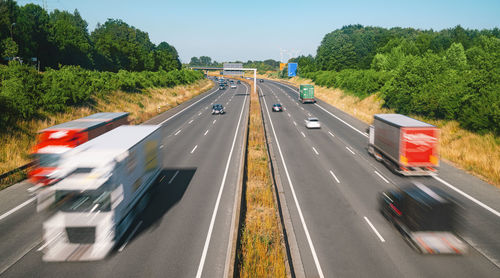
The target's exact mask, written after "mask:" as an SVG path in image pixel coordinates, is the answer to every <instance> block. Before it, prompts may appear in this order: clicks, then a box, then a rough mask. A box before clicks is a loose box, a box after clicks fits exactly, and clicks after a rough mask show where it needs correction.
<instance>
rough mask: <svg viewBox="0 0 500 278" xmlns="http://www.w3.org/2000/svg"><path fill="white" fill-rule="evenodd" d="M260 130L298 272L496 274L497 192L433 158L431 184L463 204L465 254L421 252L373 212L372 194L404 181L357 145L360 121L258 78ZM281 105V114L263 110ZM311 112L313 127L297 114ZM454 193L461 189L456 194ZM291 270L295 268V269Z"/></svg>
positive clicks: (499, 244) (499, 246)
mask: <svg viewBox="0 0 500 278" xmlns="http://www.w3.org/2000/svg"><path fill="white" fill-rule="evenodd" d="M259 91H260V93H261V95H262V98H261V99H262V102H261V103H262V104H263V114H264V118H265V122H266V131H267V133H268V134H269V135H270V137H271V144H272V149H273V156H274V157H275V158H276V160H277V164H278V165H276V166H275V167H276V168H277V172H278V174H279V179H280V180H281V182H282V184H283V190H284V195H285V199H286V203H287V207H288V210H289V213H290V216H291V220H292V225H293V229H294V232H295V237H296V241H297V246H298V249H299V254H300V257H301V263H302V267H301V268H302V269H303V271H304V273H302V274H305V276H306V277H500V269H499V268H498V262H499V261H500V236H499V231H500V214H498V212H499V211H500V202H499V201H498V200H500V192H499V190H498V189H496V188H494V187H493V186H491V185H488V184H485V183H484V182H482V181H480V180H479V179H476V178H474V177H472V176H470V175H468V174H466V173H464V172H463V171H460V170H458V169H456V168H453V167H451V166H450V165H447V164H445V163H441V169H440V174H439V176H438V177H437V178H429V177H420V178H415V180H419V181H421V182H423V183H425V184H430V185H435V186H438V187H440V188H442V189H443V190H445V191H446V192H448V193H450V194H451V195H452V196H453V197H455V198H456V199H457V200H458V201H459V203H460V205H461V206H462V208H463V209H462V218H461V219H460V220H461V222H460V223H461V226H462V227H461V236H462V237H463V238H464V239H466V241H467V242H469V244H471V245H472V248H470V249H469V250H470V252H469V253H468V254H466V255H464V256H450V255H441V256H440V255H420V254H418V253H416V252H415V251H414V250H413V249H412V248H411V247H410V246H409V245H408V244H407V243H406V242H405V241H404V239H403V238H402V236H401V234H400V233H399V232H398V231H397V230H396V229H395V228H394V227H393V226H392V225H391V224H390V223H389V222H388V221H387V220H386V219H385V218H384V217H383V216H382V215H381V214H380V213H379V212H378V207H377V200H376V197H377V193H378V192H380V191H383V190H386V189H391V188H395V187H397V186H398V185H401V184H403V183H405V182H408V178H405V177H400V176H397V175H394V174H393V173H392V172H390V171H389V170H388V169H387V168H386V167H385V166H384V165H383V164H381V163H378V162H377V161H375V159H373V158H372V157H371V156H369V155H368V153H367V151H366V147H367V143H368V138H367V134H366V133H365V129H366V127H367V125H366V124H364V123H362V122H360V121H358V120H356V119H354V118H353V117H350V116H349V115H347V114H345V113H343V112H342V111H339V110H338V109H336V108H334V107H332V106H330V105H328V104H326V103H324V102H321V101H318V103H317V104H302V103H300V102H299V101H298V93H297V89H296V88H293V87H291V86H288V85H284V84H280V83H277V82H272V81H268V80H266V81H265V82H264V83H259ZM274 103H281V104H282V105H283V106H284V107H285V111H284V112H272V110H271V107H272V105H273V104H274ZM311 116H313V117H317V118H318V119H319V121H320V122H321V124H322V128H321V129H316V130H308V129H306V128H305V124H304V120H305V119H306V118H307V117H311ZM459 191H460V192H461V193H459ZM296 268H297V267H296Z"/></svg>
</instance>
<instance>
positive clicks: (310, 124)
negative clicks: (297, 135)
mask: <svg viewBox="0 0 500 278" xmlns="http://www.w3.org/2000/svg"><path fill="white" fill-rule="evenodd" d="M305 121H306V127H307V128H321V124H320V123H319V120H318V118H313V117H311V118H307V119H306V120H305Z"/></svg>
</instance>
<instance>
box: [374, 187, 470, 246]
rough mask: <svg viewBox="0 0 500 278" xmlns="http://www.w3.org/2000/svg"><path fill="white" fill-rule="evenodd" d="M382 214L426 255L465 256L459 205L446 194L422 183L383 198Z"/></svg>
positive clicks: (380, 200) (392, 192) (393, 191)
mask: <svg viewBox="0 0 500 278" xmlns="http://www.w3.org/2000/svg"><path fill="white" fill-rule="evenodd" d="M378 202H379V209H380V212H381V213H382V214H383V215H384V216H385V217H386V218H387V219H388V220H389V221H391V222H392V223H393V224H394V226H395V227H396V228H397V229H398V231H399V232H401V234H402V235H403V237H404V238H405V240H406V241H407V242H408V243H409V244H410V245H411V246H412V247H414V248H415V249H416V250H417V251H418V252H420V253H423V254H456V255H460V254H464V253H466V252H467V249H468V248H467V244H466V243H464V242H463V241H462V240H461V239H460V238H459V237H458V236H456V230H457V225H458V221H457V218H458V215H459V213H458V205H457V204H456V202H455V201H454V200H453V199H452V198H451V197H450V196H449V195H448V194H446V193H445V192H443V191H441V190H439V189H438V188H434V187H429V186H426V185H424V184H422V183H419V182H414V183H412V184H409V185H406V186H403V187H402V188H401V189H397V190H388V191H385V192H382V193H381V194H380V195H379V200H378Z"/></svg>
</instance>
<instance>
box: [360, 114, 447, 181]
mask: <svg viewBox="0 0 500 278" xmlns="http://www.w3.org/2000/svg"><path fill="white" fill-rule="evenodd" d="M438 145H439V129H438V128H437V127H435V126H433V125H431V124H428V123H424V122H421V121H418V120H415V119H413V118H410V117H407V116H404V115H400V114H376V115H375V116H374V121H373V125H371V126H370V127H369V144H368V152H369V153H370V154H371V155H373V156H374V157H375V159H376V160H378V161H382V162H384V163H385V164H386V165H387V166H388V167H389V168H390V169H391V170H393V171H394V172H396V173H399V174H401V175H404V176H429V175H435V174H437V170H438V167H439V153H438Z"/></svg>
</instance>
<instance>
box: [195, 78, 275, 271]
mask: <svg viewBox="0 0 500 278" xmlns="http://www.w3.org/2000/svg"><path fill="white" fill-rule="evenodd" d="M245 90H246V91H245V100H244V101H243V106H242V108H241V112H240V118H239V119H238V125H237V126H236V131H235V133H234V138H233V145H232V146H231V151H230V152H229V156H228V158H227V163H226V169H225V170H224V176H223V178H222V182H221V185H220V189H219V194H218V195H217V201H216V202H215V207H214V211H213V213H212V219H211V220H210V226H209V228H208V233H207V238H206V239H205V246H203V252H202V254H201V259H200V264H199V265H198V271H197V273H196V278H200V277H201V273H202V272H203V266H204V265H205V259H206V257H207V251H208V245H209V244H210V238H211V237H212V231H213V229H214V224H215V217H216V216H217V211H218V210H219V203H220V199H221V197H222V191H223V190H224V185H225V184H226V177H227V173H228V170H229V164H230V162H231V156H232V154H233V150H234V145H235V143H236V138H237V137H238V130H239V128H240V123H241V117H242V116H243V111H245V103H246V101H247V96H246V94H247V93H248V87H247V86H245ZM266 105H267V104H266Z"/></svg>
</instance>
